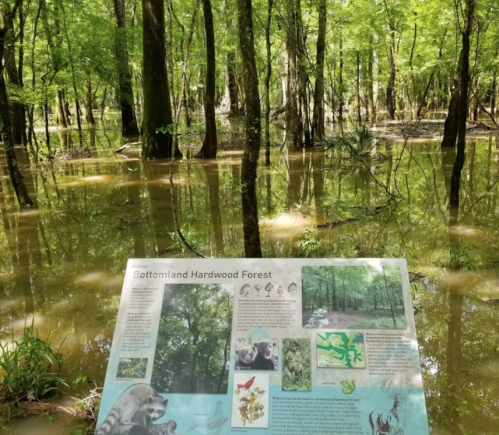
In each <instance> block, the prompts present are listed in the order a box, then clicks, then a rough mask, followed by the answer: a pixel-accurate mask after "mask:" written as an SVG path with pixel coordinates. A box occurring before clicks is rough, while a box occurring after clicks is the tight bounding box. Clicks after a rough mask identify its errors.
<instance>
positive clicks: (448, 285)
mask: <svg viewBox="0 0 499 435" xmlns="http://www.w3.org/2000/svg"><path fill="white" fill-rule="evenodd" d="M498 41H499V3H498V2H497V0H141V1H138V0H0V126H1V142H2V146H1V147H0V222H1V225H0V344H1V345H2V346H4V343H10V344H12V345H15V346H13V347H14V348H16V349H18V350H19V352H20V354H21V355H22V352H25V353H24V355H29V356H31V355H38V356H39V360H38V361H37V363H36V364H32V365H30V366H29V367H30V370H32V372H33V374H34V377H35V379H38V380H40V379H46V380H47V383H46V384H45V383H43V382H42V383H41V384H39V385H36V388H32V387H29V386H28V387H26V388H25V389H22V390H21V389H20V387H19V386H20V385H21V384H22V383H21V382H20V383H18V381H17V380H16V379H17V378H15V376H13V377H9V378H7V377H5V376H4V377H3V378H2V377H1V376H0V387H2V388H0V432H1V433H6V434H9V435H10V434H15V433H26V434H31V433H38V432H37V431H38V427H39V426H40V419H39V417H38V416H36V417H33V420H30V418H25V419H11V418H10V417H11V416H14V415H22V416H26V414H29V413H28V412H27V411H19V409H20V408H21V407H18V406H17V405H18V404H19V403H24V405H26V406H31V407H32V408H31V409H30V412H31V413H38V414H42V415H48V417H47V420H50V418H51V414H50V412H52V411H51V410H52V409H53V408H50V407H48V406H49V405H46V404H45V403H44V402H43V401H41V402H37V401H26V399H27V398H28V397H32V396H31V394H34V393H33V392H35V393H36V397H37V398H38V399H46V398H47V397H46V396H44V393H43V392H44V391H46V390H47V389H49V390H50V391H51V392H53V391H55V390H56V389H59V390H61V391H63V392H64V393H65V398H66V399H67V398H68V397H70V396H71V397H75V396H76V395H80V396H82V397H86V399H84V400H83V401H79V402H78V405H75V406H76V408H78V409H80V408H84V409H85V412H84V416H83V417H82V418H83V419H87V421H88V422H89V423H88V425H87V424H85V425H83V426H84V427H80V426H78V424H79V423H75V422H74V421H73V420H71V423H69V424H66V423H67V422H65V421H63V422H62V423H61V421H58V422H57V421H56V422H55V423H54V425H56V424H57V425H58V428H59V429H58V430H60V433H68V432H69V431H67V427H68V426H71V427H72V428H73V429H71V430H72V431H73V430H74V433H78V434H82V433H91V432H92V430H93V427H94V424H95V419H96V415H97V408H98V406H96V404H97V405H98V397H99V394H100V393H99V391H100V390H99V388H100V387H101V386H102V384H103V382H104V374H105V372H106V366H107V358H108V356H109V349H110V347H111V342H112V337H113V331H114V319H115V317H116V312H117V309H118V302H119V297H120V292H121V286H122V282H123V276H124V270H125V265H126V261H127V259H128V258H154V257H177V258H182V257H192V256H198V257H321V258H328V257H331V258H339V257H346V258H350V257H359V258H370V257H386V258H406V259H407V262H408V269H409V271H410V272H409V273H410V278H411V290H412V297H413V305H414V312H415V320H416V327H417V331H418V339H419V346H420V354H421V367H422V373H423V380H424V386H425V395H426V401H427V402H426V403H427V408H428V417H429V424H430V428H431V430H432V432H433V431H434V432H435V433H437V432H438V433H442V434H449V435H450V434H452V435H455V434H463V435H466V434H468V433H473V434H475V433H476V434H482V433H486V434H493V433H497V427H499V415H498V413H497V412H496V411H497V400H498V398H499V378H498V376H497V373H499V372H498V370H497V362H498V357H497V348H498V343H497V334H495V333H491V331H496V330H497V329H498V328H499V315H498V312H497V305H496V304H497V303H498V301H499V293H498V291H497V282H498V280H499V276H498V272H497V264H498V262H499V254H498V253H499V232H498V231H497V228H498V226H499V214H498V210H499V125H498V122H499V121H498V110H499V107H498V99H497V97H498V92H499V89H498V88H499V86H498V73H499V60H498V55H499V45H498ZM382 272H383V273H381V271H377V272H376V273H375V272H374V271H369V272H365V271H362V270H354V269H351V270H348V271H347V270H342V269H341V268H338V269H337V270H333V269H332V268H325V269H324V270H322V269H316V270H309V271H308V272H307V274H306V276H305V277H304V280H305V283H306V287H307V289H308V290H306V291H305V295H304V297H305V300H304V309H305V311H304V313H303V317H304V318H303V320H304V324H305V325H306V324H312V323H313V324H314V325H318V326H316V327H320V325H322V326H323V327H327V326H326V323H327V324H329V322H330V323H331V324H338V325H351V324H352V322H357V323H355V324H357V325H363V327H366V328H369V327H374V325H377V326H380V323H379V321H380V319H381V323H382V324H381V327H386V328H393V327H394V324H395V323H396V325H397V326H396V327H397V328H399V327H403V326H402V325H403V322H404V321H405V320H404V315H403V314H404V312H403V308H404V307H403V304H402V302H401V300H400V298H399V297H398V296H397V295H399V293H398V292H399V287H398V286H399V284H400V282H399V281H397V280H398V279H399V278H398V277H397V276H396V273H395V271H393V270H384V271H382ZM324 279H326V281H324ZM325 282H327V285H325ZM343 282H344V283H345V284H346V283H349V284H350V283H351V285H352V287H353V288H355V289H358V290H355V291H345V290H344V289H346V288H347V286H346V285H345V286H343ZM367 289H370V291H368V290H367ZM177 290H179V289H177ZM177 290H175V292H176V291H177ZM175 292H174V293H175ZM207 292H208V289H207V288H202V287H199V288H197V289H195V292H194V293H193V296H192V298H194V299H192V300H191V298H189V297H188V296H186V295H184V294H183V293H182V292H181V291H180V290H179V292H178V293H175V294H176V296H175V298H176V299H175V304H171V305H168V304H165V306H164V307H163V312H164V315H163V317H162V320H161V330H162V331H163V332H164V334H163V335H161V336H160V338H159V340H162V344H161V346H162V347H163V348H164V349H167V350H165V353H164V354H162V355H160V354H158V358H159V359H158V360H157V361H156V362H155V364H156V365H157V367H161V370H156V375H155V379H154V382H155V383H156V384H155V385H156V387H157V388H158V389H163V390H164V391H167V390H168V391H169V390H171V391H173V390H175V389H177V390H178V388H180V387H179V386H178V385H175V383H174V382H173V380H172V379H173V378H171V376H172V373H175V374H176V375H178V379H182V382H183V385H184V386H187V387H188V389H189V392H194V391H204V392H209V393H217V392H220V391H224V390H225V389H226V388H227V380H226V377H227V370H226V365H225V363H224V361H227V358H228V357H229V356H230V355H231V351H230V348H229V347H228V344H230V340H229V339H228V336H229V335H230V331H229V330H230V326H229V327H228V326H227V325H230V324H231V322H230V316H231V307H229V305H228V302H227V300H226V295H225V293H224V291H223V290H221V289H219V293H217V296H216V297H211V299H210V298H209V297H208V295H207ZM265 293H266V292H265V291H262V293H261V296H265ZM335 293H336V297H334V294H335ZM210 294H213V292H211V290H210ZM267 296H268V295H267ZM226 302H227V303H226ZM406 308H407V307H406ZM212 317H216V318H218V319H220V320H219V323H217V322H212V321H211V320H210V322H211V323H209V324H208V322H207V321H206V319H207V318H210V319H211V318H212ZM189 318H190V319H191V320H194V321H193V322H191V324H190V326H189ZM335 322H336V323H335ZM359 322H360V323H359ZM186 324H187V325H188V326H187V327H186ZM29 325H31V326H29ZM23 328H24V329H23ZM172 328H173V329H174V330H175V331H176V334H177V336H178V337H180V338H179V341H177V342H171V340H170V339H169V335H168V334H167V333H166V331H168V330H170V329H172ZM201 337H202V338H201ZM9 340H11V342H9ZM16 346H17V347H16ZM23 346H24V348H23ZM2 349H3V348H2ZM33 349H35V350H36V351H33ZM201 349H202V351H201ZM232 353H233V352H232ZM6 355H7V356H6ZM8 355H9V354H8V353H0V371H2V370H4V371H5V367H7V365H6V364H7V363H8V362H9V361H8ZM16 355H17V354H16ZM6 358H7V359H6ZM26 358H27V357H26ZM47 358H48V360H47ZM181 359H184V360H186V361H188V365H189V370H190V371H189V370H185V371H184V370H183V368H182V367H181V366H180V363H179V361H180V360H181ZM6 361H7V363H6ZM20 361H22V358H21V360H20ZM46 361H52V362H53V363H54V364H51V365H49V366H47V362H46ZM143 365H144V362H143V361H142V360H141V359H135V360H133V359H130V360H127V361H125V360H123V361H122V365H121V366H120V375H123V376H139V374H140V373H142V372H143V368H144V367H143ZM165 368H166V369H165ZM206 368H208V370H207V369H206ZM163 369H165V370H163ZM40 371H41V372H43V373H47V372H49V375H50V376H48V377H40V376H39V372H40ZM203 371H206V373H208V375H207V376H204V375H203V373H204V372H203ZM158 373H162V374H161V375H158ZM196 373H197V375H195V374H196ZM15 374H17V375H18V376H19V377H20V378H22V380H23V382H24V383H27V381H26V379H28V378H26V377H25V372H24V369H23V367H22V366H21V365H19V366H15V369H14V375H15ZM65 380H66V381H65ZM8 382H12V384H10V385H9V384H8ZM6 385H7V386H8V387H4V386H6ZM12 385H15V386H16V388H17V387H19V391H18V394H17V395H16V394H14V393H15V392H16V388H12ZM89 385H90V387H89ZM290 387H291V386H290ZM89 388H91V390H90V392H89ZM6 391H9V394H10V393H13V396H8V395H6V394H5V392H6ZM38 393H39V394H38ZM5 403H7V404H15V406H14V405H13V406H10V408H9V407H7V408H5V407H4V406H1V405H2V404H5ZM50 406H52V404H50ZM34 408H36V409H34ZM5 409H8V412H6V411H5V412H4V410H5ZM64 409H66V407H62V408H59V411H61V410H62V411H61V412H62V413H64V412H65V411H64ZM12 410H17V411H16V412H18V413H17V414H16V413H14V414H12V415H11V411H12ZM49 411H50V412H49ZM23 412H24V413H23ZM78 412H80V414H81V409H80V411H77V412H76V413H77V414H78ZM80 414H78V415H80ZM71 418H72V417H71ZM50 422H51V423H52V420H50ZM30 424H33V425H34V427H35V429H33V428H32V427H30V426H29V425H30ZM47 427H48V428H49V431H48V432H47V433H50V434H53V433H56V432H55V429H53V428H54V427H55V426H50V427H49V426H48V425H47ZM61 428H62V429H61ZM64 431H66V432H64ZM179 433H183V432H182V431H180V430H179Z"/></svg>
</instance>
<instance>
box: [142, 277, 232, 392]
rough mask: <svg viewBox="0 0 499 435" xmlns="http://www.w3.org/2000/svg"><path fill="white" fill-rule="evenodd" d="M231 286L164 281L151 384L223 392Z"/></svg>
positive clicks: (175, 389) (171, 389) (170, 389)
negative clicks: (169, 283)
mask: <svg viewBox="0 0 499 435" xmlns="http://www.w3.org/2000/svg"><path fill="white" fill-rule="evenodd" d="M233 294H234V293H233V289H232V288H231V286H228V285H220V284H178V285H175V284H172V285H167V286H166V288H165V293H164V297H163V307H162V310H161V318H160V324H159V331H158V340H157V344H156V354H155V358H154V366H153V373H152V380H151V385H152V386H153V387H154V388H155V389H156V390H157V391H159V392H164V393H213V394H222V393H227V384H228V374H229V372H228V361H229V360H230V338H231V329H232V304H233Z"/></svg>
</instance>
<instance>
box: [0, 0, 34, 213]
mask: <svg viewBox="0 0 499 435" xmlns="http://www.w3.org/2000/svg"><path fill="white" fill-rule="evenodd" d="M20 3H21V2H20V1H18V2H16V5H15V6H14V8H13V12H11V17H13V16H14V14H15V11H16V9H17V7H18V5H19V4H20ZM6 33H7V29H6V27H5V26H2V27H1V28H0V117H1V120H2V136H3V147H4V151H5V158H6V160H7V167H8V169H9V175H10V179H11V181H12V186H13V187H14V191H15V192H16V196H17V200H18V202H19V205H20V206H21V207H29V206H32V205H33V202H32V201H31V198H30V197H29V195H28V189H27V188H26V185H25V184H24V180H23V176H22V175H21V172H20V171H19V167H18V165H17V159H16V153H15V150H14V143H13V140H12V131H11V119H10V115H9V99H8V97H7V87H6V85H5V78H4V75H3V69H4V68H3V56H4V43H5V34H6Z"/></svg>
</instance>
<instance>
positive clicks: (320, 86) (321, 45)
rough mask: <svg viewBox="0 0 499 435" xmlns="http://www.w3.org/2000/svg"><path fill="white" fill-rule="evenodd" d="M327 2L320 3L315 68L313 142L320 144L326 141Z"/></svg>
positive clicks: (321, 0) (324, 0)
mask: <svg viewBox="0 0 499 435" xmlns="http://www.w3.org/2000/svg"><path fill="white" fill-rule="evenodd" d="M326 25H327V9H326V0H320V3H319V35H318V37H317V60H316V66H315V88H314V118H313V123H312V140H313V141H314V142H320V141H322V140H323V139H324V57H325V56H324V55H325V52H326Z"/></svg>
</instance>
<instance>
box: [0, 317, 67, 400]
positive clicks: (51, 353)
mask: <svg viewBox="0 0 499 435" xmlns="http://www.w3.org/2000/svg"><path fill="white" fill-rule="evenodd" d="M61 345H62V343H61ZM59 348H60V346H59ZM62 363H63V355H62V354H61V353H59V352H58V349H57V350H53V349H52V347H51V345H50V343H49V342H48V338H47V341H45V340H42V339H40V338H39V337H38V333H37V334H36V335H35V333H34V321H33V322H32V323H31V326H27V325H25V327H24V330H23V334H22V336H21V337H20V338H19V339H16V338H15V336H14V330H13V329H12V332H11V339H10V342H7V343H5V344H1V343H0V369H1V372H2V378H1V379H0V387H1V388H0V391H1V392H0V398H1V399H2V400H4V401H6V402H19V401H21V400H35V399H41V398H43V397H45V396H47V395H48V394H49V393H53V392H55V391H56V390H58V389H59V386H60V385H65V386H67V384H66V382H65V381H64V379H62V378H61V377H60V376H59V375H58V373H59V372H60V370H61V368H62ZM54 368H56V370H57V373H56V372H54V371H53V369H54Z"/></svg>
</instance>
